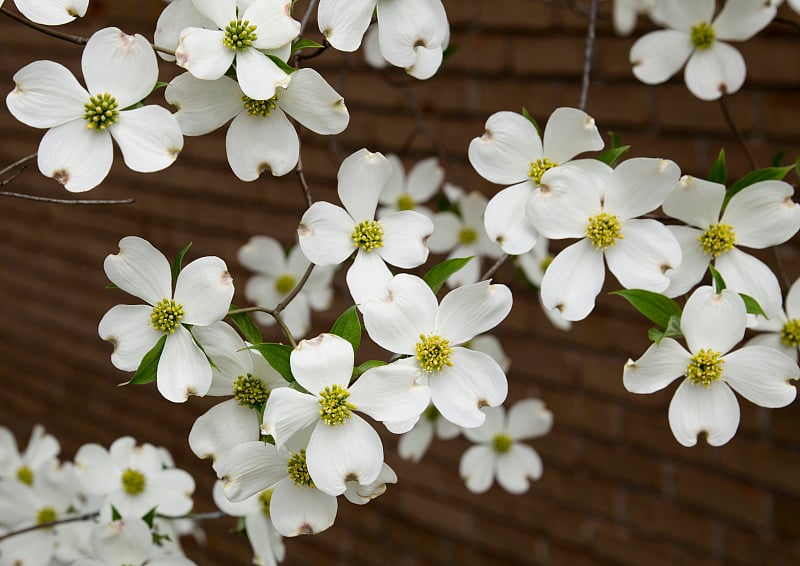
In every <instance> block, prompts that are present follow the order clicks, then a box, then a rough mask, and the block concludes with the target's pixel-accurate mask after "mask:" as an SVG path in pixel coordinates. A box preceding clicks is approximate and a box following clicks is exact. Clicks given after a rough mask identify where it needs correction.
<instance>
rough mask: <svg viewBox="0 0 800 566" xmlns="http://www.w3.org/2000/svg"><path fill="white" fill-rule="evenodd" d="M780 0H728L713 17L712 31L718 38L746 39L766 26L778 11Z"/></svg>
mask: <svg viewBox="0 0 800 566" xmlns="http://www.w3.org/2000/svg"><path fill="white" fill-rule="evenodd" d="M778 4H780V2H763V1H761V0H728V1H727V2H725V5H724V6H723V7H722V10H720V13H719V15H717V17H716V18H714V31H715V32H716V34H717V37H718V38H719V39H726V40H732V41H747V40H748V39H750V38H751V37H753V36H754V35H755V34H757V33H758V32H760V31H761V30H762V29H764V28H765V27H767V25H769V23H770V22H771V21H772V19H773V18H774V17H775V14H776V12H777V11H778Z"/></svg>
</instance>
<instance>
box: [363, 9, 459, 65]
mask: <svg viewBox="0 0 800 566" xmlns="http://www.w3.org/2000/svg"><path fill="white" fill-rule="evenodd" d="M377 12H378V20H379V21H380V22H381V25H380V27H379V28H378V41H379V43H380V47H381V54H382V55H383V56H384V58H386V60H387V61H389V62H390V63H391V64H392V65H394V66H396V67H402V68H406V67H411V66H412V65H414V63H415V62H416V60H417V51H416V47H418V46H422V47H426V48H428V49H434V48H437V47H441V46H442V44H443V43H444V42H445V41H446V39H447V37H448V33H449V27H448V23H447V14H446V13H445V10H444V6H443V5H442V3H441V1H439V0H404V1H403V2H384V1H379V2H378V5H377ZM423 74H424V73H423Z"/></svg>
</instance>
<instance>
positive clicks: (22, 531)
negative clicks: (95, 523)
mask: <svg viewBox="0 0 800 566" xmlns="http://www.w3.org/2000/svg"><path fill="white" fill-rule="evenodd" d="M99 515H100V511H95V512H93V513H86V514H84V515H77V516H75V517H66V518H64V519H59V520H57V521H51V522H50V523H42V524H40V525H31V526H30V527H24V528H21V529H16V530H14V531H9V532H7V533H5V534H2V535H0V541H4V540H6V539H9V538H11V537H15V536H17V535H24V534H25V533H30V532H32V531H38V530H39V529H48V528H50V527H55V526H57V525H65V524H67V523H77V522H80V521H89V520H91V519H96V518H97V517H98V516H99Z"/></svg>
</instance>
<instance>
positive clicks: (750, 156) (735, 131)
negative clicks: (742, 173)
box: [719, 94, 758, 169]
mask: <svg viewBox="0 0 800 566" xmlns="http://www.w3.org/2000/svg"><path fill="white" fill-rule="evenodd" d="M719 107H720V109H721V110H722V115H723V116H724V117H725V122H726V123H727V124H728V127H729V128H730V130H731V132H733V135H735V136H736V140H737V141H738V142H739V145H740V146H742V149H743V150H744V153H745V155H746V156H747V161H748V162H749V163H750V167H751V168H752V169H758V165H757V164H756V160H755V157H753V154H752V152H751V151H750V146H748V145H747V140H746V139H744V134H743V133H742V130H740V129H739V126H737V125H736V123H735V122H734V121H733V118H732V117H731V113H730V110H728V104H727V102H726V101H725V95H724V94H723V95H722V96H720V97H719Z"/></svg>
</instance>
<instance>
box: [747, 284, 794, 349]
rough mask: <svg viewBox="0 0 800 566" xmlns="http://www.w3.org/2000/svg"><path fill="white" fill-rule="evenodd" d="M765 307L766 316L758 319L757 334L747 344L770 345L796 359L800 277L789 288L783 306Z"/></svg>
mask: <svg viewBox="0 0 800 566" xmlns="http://www.w3.org/2000/svg"><path fill="white" fill-rule="evenodd" d="M762 308H763V307H762ZM767 308H768V311H767V318H766V319H763V318H760V319H759V320H758V324H757V325H756V327H755V328H754V330H755V331H756V332H758V334H756V335H755V336H753V337H752V338H751V339H750V340H749V341H748V342H747V345H748V346H750V345H755V344H759V345H762V346H771V347H773V348H776V349H777V350H780V351H781V352H783V353H784V354H786V355H787V356H788V357H790V358H791V359H793V360H794V361H797V348H798V346H800V279H798V280H796V281H795V282H794V283H793V284H792V286H791V287H790V288H789V292H788V293H787V294H786V304H785V305H784V308H780V307H778V308H770V305H768V306H767Z"/></svg>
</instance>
